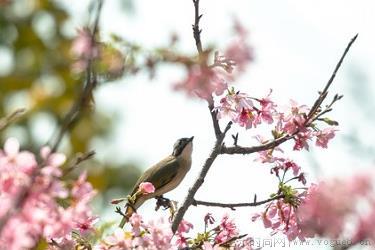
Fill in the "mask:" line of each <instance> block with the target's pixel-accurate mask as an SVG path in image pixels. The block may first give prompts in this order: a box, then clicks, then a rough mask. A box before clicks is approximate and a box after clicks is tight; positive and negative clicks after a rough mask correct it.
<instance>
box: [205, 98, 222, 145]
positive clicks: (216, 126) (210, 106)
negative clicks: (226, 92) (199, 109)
mask: <svg viewBox="0 0 375 250" xmlns="http://www.w3.org/2000/svg"><path fill="white" fill-rule="evenodd" d="M208 109H209V111H210V115H211V119H212V125H213V126H214V132H215V137H216V139H217V138H219V137H220V135H221V130H220V125H219V121H218V120H217V111H216V110H214V102H213V100H211V101H209V102H208Z"/></svg>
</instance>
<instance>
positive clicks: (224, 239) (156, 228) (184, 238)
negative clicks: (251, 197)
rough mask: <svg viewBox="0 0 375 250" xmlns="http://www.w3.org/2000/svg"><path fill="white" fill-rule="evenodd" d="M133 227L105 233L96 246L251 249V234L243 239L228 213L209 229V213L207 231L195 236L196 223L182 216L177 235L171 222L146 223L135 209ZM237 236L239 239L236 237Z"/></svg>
mask: <svg viewBox="0 0 375 250" xmlns="http://www.w3.org/2000/svg"><path fill="white" fill-rule="evenodd" d="M129 221H130V224H131V228H130V231H126V230H124V229H120V228H118V229H116V230H115V231H114V232H113V233H112V234H111V235H109V236H107V237H105V238H104V239H103V240H102V241H101V242H100V243H99V244H97V245H96V246H95V247H94V249H96V250H109V249H111V250H120V249H133V248H138V249H149V250H154V249H183V248H186V247H189V248H199V249H205V250H211V249H221V248H222V247H224V246H225V247H231V249H236V250H237V249H238V250H239V249H247V250H251V249H252V243H253V242H252V239H251V238H250V237H247V238H244V239H240V237H238V236H239V234H238V230H237V226H236V225H235V223H234V222H233V220H231V219H229V217H228V216H227V215H225V216H224V217H223V218H222V220H221V222H220V224H219V225H217V226H214V227H213V228H212V229H210V230H208V227H209V225H212V224H214V222H215V220H214V219H213V217H212V216H211V215H210V214H208V215H207V216H206V217H205V231H204V232H203V233H198V234H197V236H196V237H195V238H192V237H188V235H187V234H188V233H189V232H190V230H191V229H192V228H193V225H192V224H191V223H189V222H187V221H185V220H182V221H181V223H180V225H179V227H178V230H177V232H176V235H175V236H174V237H173V233H172V231H171V223H170V221H168V220H164V219H162V218H160V219H158V220H155V221H150V222H148V223H145V222H144V221H143V219H142V217H141V216H140V215H139V214H136V213H134V214H133V215H132V216H131V217H130V220H129ZM236 237H238V239H237V238H236Z"/></svg>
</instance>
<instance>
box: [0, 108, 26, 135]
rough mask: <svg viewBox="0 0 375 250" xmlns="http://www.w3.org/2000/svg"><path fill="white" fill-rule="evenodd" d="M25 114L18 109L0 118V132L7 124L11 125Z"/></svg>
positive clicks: (23, 110) (22, 110)
mask: <svg viewBox="0 0 375 250" xmlns="http://www.w3.org/2000/svg"><path fill="white" fill-rule="evenodd" d="M25 113H26V109H24V108H20V109H16V110H15V111H13V112H12V113H10V114H9V115H7V116H6V117H4V118H1V119H0V131H1V130H3V129H5V128H6V127H7V126H8V125H9V124H11V123H12V122H14V121H15V120H17V119H18V118H20V117H21V116H23V115H24V114H25Z"/></svg>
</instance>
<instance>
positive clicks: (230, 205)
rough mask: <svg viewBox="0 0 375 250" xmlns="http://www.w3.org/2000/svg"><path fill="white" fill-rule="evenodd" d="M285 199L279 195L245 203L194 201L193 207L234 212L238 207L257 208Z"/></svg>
mask: <svg viewBox="0 0 375 250" xmlns="http://www.w3.org/2000/svg"><path fill="white" fill-rule="evenodd" d="M284 197H285V196H284V195H277V196H274V197H271V198H269V199H266V200H263V201H254V202H244V203H219V202H209V201H200V200H195V199H194V200H193V203H192V205H194V206H208V207H223V208H230V209H232V210H235V208H236V207H256V206H260V205H263V204H266V203H268V202H271V201H274V200H278V199H282V198H284Z"/></svg>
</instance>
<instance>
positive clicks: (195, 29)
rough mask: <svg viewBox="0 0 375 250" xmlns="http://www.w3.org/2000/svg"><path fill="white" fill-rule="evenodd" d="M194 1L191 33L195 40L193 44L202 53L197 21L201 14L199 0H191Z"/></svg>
mask: <svg viewBox="0 0 375 250" xmlns="http://www.w3.org/2000/svg"><path fill="white" fill-rule="evenodd" d="M193 3H194V10H195V11H194V14H195V15H194V24H193V35H194V40H195V45H196V46H197V50H198V53H199V55H202V53H203V49H202V42H201V32H202V30H201V29H200V28H199V21H200V19H201V18H202V15H200V14H199V0H193Z"/></svg>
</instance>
